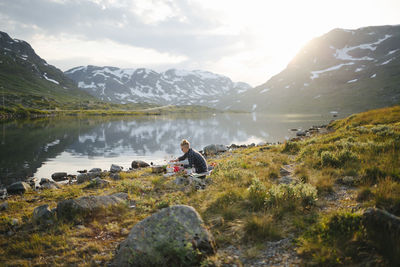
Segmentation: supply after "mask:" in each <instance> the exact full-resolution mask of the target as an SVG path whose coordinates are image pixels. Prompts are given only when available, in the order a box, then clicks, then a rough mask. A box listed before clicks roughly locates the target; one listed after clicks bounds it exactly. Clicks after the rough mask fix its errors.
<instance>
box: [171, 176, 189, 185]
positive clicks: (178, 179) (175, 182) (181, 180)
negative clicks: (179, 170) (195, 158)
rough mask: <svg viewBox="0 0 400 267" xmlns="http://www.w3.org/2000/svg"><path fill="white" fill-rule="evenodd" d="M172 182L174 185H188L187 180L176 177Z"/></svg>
mask: <svg viewBox="0 0 400 267" xmlns="http://www.w3.org/2000/svg"><path fill="white" fill-rule="evenodd" d="M173 182H174V184H176V185H188V184H189V179H188V178H186V177H176V179H175V180H174V181H173Z"/></svg>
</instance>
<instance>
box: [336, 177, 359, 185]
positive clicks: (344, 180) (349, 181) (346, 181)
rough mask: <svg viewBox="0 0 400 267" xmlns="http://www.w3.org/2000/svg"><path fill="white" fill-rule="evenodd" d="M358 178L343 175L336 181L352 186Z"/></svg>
mask: <svg viewBox="0 0 400 267" xmlns="http://www.w3.org/2000/svg"><path fill="white" fill-rule="evenodd" d="M358 181H359V180H358V179H357V178H355V177H354V176H345V177H342V178H339V179H338V180H337V181H336V182H337V183H340V184H343V185H347V186H354V185H356V184H357V183H358Z"/></svg>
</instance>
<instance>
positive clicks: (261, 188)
mask: <svg viewBox="0 0 400 267" xmlns="http://www.w3.org/2000/svg"><path fill="white" fill-rule="evenodd" d="M247 191H248V196H247V198H248V199H249V200H250V203H251V207H252V208H253V209H254V210H259V209H261V208H263V207H264V201H265V197H266V196H267V188H266V187H265V185H264V184H263V183H262V182H260V180H259V179H257V178H253V179H252V180H251V185H250V186H249V188H247Z"/></svg>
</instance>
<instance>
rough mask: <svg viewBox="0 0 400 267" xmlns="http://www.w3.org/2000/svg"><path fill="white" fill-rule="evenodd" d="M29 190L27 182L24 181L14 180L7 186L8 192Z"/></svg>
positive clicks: (18, 192) (17, 192) (19, 192)
mask: <svg viewBox="0 0 400 267" xmlns="http://www.w3.org/2000/svg"><path fill="white" fill-rule="evenodd" d="M29 190H31V187H30V186H29V184H27V183H25V182H15V183H13V184H11V185H10V186H9V187H7V193H8V194H11V195H12V194H24V193H25V192H27V191H29Z"/></svg>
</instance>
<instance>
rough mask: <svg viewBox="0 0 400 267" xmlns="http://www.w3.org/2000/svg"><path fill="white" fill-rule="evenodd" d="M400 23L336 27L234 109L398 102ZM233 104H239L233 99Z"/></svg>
mask: <svg viewBox="0 0 400 267" xmlns="http://www.w3.org/2000/svg"><path fill="white" fill-rule="evenodd" d="M399 101H400V25H397V26H376V27H365V28H360V29H357V30H345V29H334V30H332V31H330V32H329V33H327V34H325V35H323V36H321V37H318V38H315V39H314V40H312V41H310V42H309V43H308V44H307V45H306V46H305V47H304V48H303V49H301V50H300V52H299V53H298V54H297V56H296V57H295V58H294V59H293V60H292V61H291V62H290V63H289V64H288V66H287V68H286V69H285V70H283V71H282V72H281V73H279V74H278V75H276V76H274V77H272V78H271V79H270V80H268V81H267V82H266V83H265V84H263V85H260V86H258V87H256V88H254V89H251V90H248V91H247V92H246V93H245V96H244V97H242V99H241V101H240V103H236V105H234V108H236V109H238V108H241V109H246V110H252V111H257V112H258V111H260V112H269V113H301V112H307V113H325V112H329V111H338V112H342V113H352V112H360V111H364V110H368V109H372V108H379V107H385V106H391V105H394V104H399ZM234 103H235V102H234Z"/></svg>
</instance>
